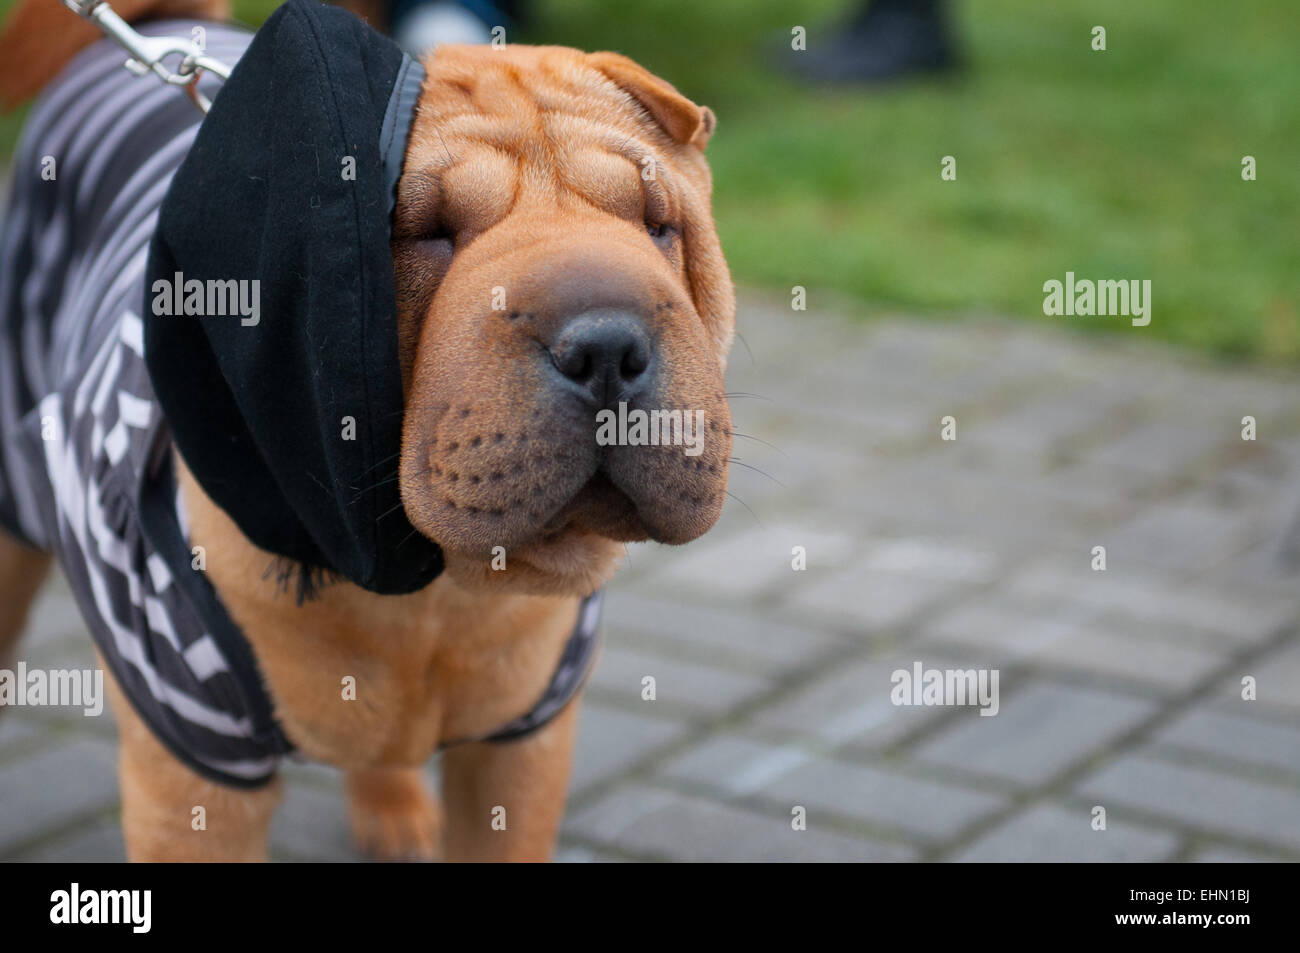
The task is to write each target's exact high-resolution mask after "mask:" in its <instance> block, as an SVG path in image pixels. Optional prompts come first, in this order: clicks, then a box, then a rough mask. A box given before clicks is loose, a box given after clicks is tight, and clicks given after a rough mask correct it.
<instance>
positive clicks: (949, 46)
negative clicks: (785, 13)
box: [782, 0, 959, 83]
mask: <svg viewBox="0 0 1300 953" xmlns="http://www.w3.org/2000/svg"><path fill="white" fill-rule="evenodd" d="M782 60H783V63H782V65H783V66H784V67H785V68H786V69H787V70H788V71H789V72H791V73H793V74H794V75H795V76H798V77H799V78H800V79H803V80H807V81H810V82H819V83H883V82H888V81H891V80H896V79H899V78H902V77H905V76H908V75H911V74H915V73H930V74H934V73H947V72H952V71H953V70H955V69H956V68H957V67H958V65H959V63H958V58H957V55H956V52H955V50H954V45H953V42H952V39H951V36H950V34H949V30H948V24H947V21H946V19H945V17H944V15H943V7H942V4H941V2H940V0H873V2H871V3H870V4H869V5H868V6H867V7H866V8H865V9H863V10H862V11H861V12H860V13H858V14H857V15H856V16H855V17H853V18H852V19H850V20H849V21H848V22H846V23H844V24H843V25H841V26H830V27H823V28H822V29H821V30H820V31H818V32H817V33H814V34H812V35H810V36H809V37H808V48H807V49H806V50H791V49H789V48H788V45H787V48H786V49H785V51H784V52H783V55H782Z"/></svg>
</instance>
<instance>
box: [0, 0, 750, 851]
mask: <svg viewBox="0 0 1300 953" xmlns="http://www.w3.org/2000/svg"><path fill="white" fill-rule="evenodd" d="M219 6H220V5H219V4H214V3H207V2H199V0H193V2H186V0H181V2H179V3H177V2H162V3H151V2H149V0H131V2H124V3H115V7H116V8H117V9H118V11H119V12H120V13H122V14H123V15H124V16H126V17H127V18H128V19H132V18H134V19H139V18H142V17H146V16H147V17H155V16H160V15H177V14H179V15H185V16H194V15H204V16H207V17H211V18H218V17H220V16H221V15H222V13H223V11H222V10H221V9H219ZM71 26H76V27H78V29H77V30H73V29H71V28H70V27H71ZM54 35H57V36H59V37H62V38H64V39H63V40H62V41H60V43H58V44H49V45H46V44H32V43H30V38H31V37H32V36H40V37H46V36H54ZM94 38H95V37H94V34H93V31H89V30H87V29H86V28H84V26H83V25H80V24H74V23H73V22H72V20H71V17H70V16H69V14H67V13H66V11H63V10H62V9H61V8H60V6H59V5H58V4H56V3H55V2H54V0H27V2H25V3H23V4H21V5H20V6H19V7H18V9H17V10H16V11H15V14H14V16H13V17H12V18H11V22H10V25H9V31H8V32H7V33H6V35H5V37H4V38H3V39H2V40H0V64H3V73H2V74H0V96H2V97H3V98H4V99H6V100H7V101H9V102H13V101H15V100H18V99H21V98H23V97H24V96H26V95H28V94H30V93H32V92H34V91H35V90H37V89H38V88H39V87H40V86H41V85H42V84H43V83H44V82H47V81H48V80H49V78H50V77H51V76H52V75H53V74H54V73H55V72H56V71H57V70H58V69H59V68H61V67H62V65H63V64H64V63H65V62H66V61H67V59H68V58H69V57H70V56H71V55H72V53H73V52H75V50H76V49H77V48H78V47H79V46H81V45H84V44H85V43H87V42H89V41H90V40H93V39H94ZM425 66H426V68H427V71H428V78H427V81H426V83H425V86H424V90H423V94H422V98H421V101H420V107H419V112H418V117H417V119H416V124H415V126H414V128H413V130H412V133H411V139H410V142H409V145H408V149H407V158H406V164H405V172H404V175H403V177H402V180H401V183H400V187H399V197H398V204H397V208H396V211H395V214H394V219H395V221H394V229H393V240H392V252H393V263H394V270H395V274H396V281H397V295H398V310H399V320H400V341H399V350H400V357H401V364H402V374H403V384H404V390H405V417H404V425H403V440H402V448H401V455H400V471H399V475H400V486H401V499H402V503H403V506H404V508H405V510H406V512H407V515H408V518H409V519H410V520H411V522H412V524H413V525H414V526H415V527H417V528H418V529H419V530H420V531H421V532H423V533H425V534H426V535H428V536H429V537H430V538H431V539H433V540H435V541H437V542H438V543H439V544H440V545H441V546H442V547H443V549H444V553H445V556H446V560H447V572H445V573H444V574H443V575H442V576H440V577H439V578H438V579H437V580H436V581H435V582H434V583H433V584H431V585H430V586H428V587H427V588H426V589H424V590H422V591H419V592H416V593H414V594H411V595H407V596H379V595H375V594H372V593H369V592H367V591H365V590H363V589H361V588H359V587H357V586H354V585H351V584H349V583H346V582H344V583H338V584H334V585H330V586H327V587H325V588H323V589H322V590H321V592H320V593H319V596H318V597H317V598H316V599H314V600H312V601H308V602H306V603H304V604H301V605H299V604H298V603H297V602H296V601H295V600H294V599H292V598H291V597H288V596H286V595H285V594H284V592H283V591H279V590H278V589H277V585H276V582H275V580H274V579H268V578H267V575H266V569H267V567H268V565H269V564H270V563H271V562H272V558H273V557H272V556H271V554H269V553H266V552H263V551H260V550H258V549H257V548H256V547H254V546H253V545H252V544H251V543H250V542H249V541H248V540H247V539H246V538H245V537H244V536H243V535H242V533H241V532H240V531H239V530H238V529H237V528H236V526H235V524H234V523H233V522H232V521H231V519H230V518H229V517H228V516H227V515H226V514H225V513H224V512H223V511H222V510H221V509H219V508H218V507H217V506H216V505H214V504H213V503H212V502H211V501H210V500H209V499H208V497H207V496H206V495H205V493H204V492H203V490H202V488H201V487H200V486H199V485H198V484H197V483H196V482H195V481H194V480H193V479H192V478H190V477H189V476H188V473H186V471H185V470H184V467H183V464H182V465H178V468H177V469H178V472H179V473H180V474H181V484H182V492H183V495H184V498H185V502H186V506H187V510H188V512H189V514H190V519H191V527H190V529H191V539H192V542H193V543H194V544H196V545H200V546H204V547H206V550H207V552H208V554H209V557H208V564H207V571H208V575H209V577H210V579H211V581H212V583H213V585H214V586H215V588H216V590H217V592H218V593H219V595H220V598H221V600H222V602H223V603H224V604H225V606H226V608H227V610H228V611H229V613H230V614H231V616H232V617H233V618H234V620H235V621H236V622H237V623H238V624H239V625H240V626H241V628H242V629H243V631H244V634H245V636H246V638H247V639H248V641H249V643H250V644H251V645H252V647H253V650H254V652H255V653H256V656H257V659H258V662H259V664H260V666H261V669H262V672H263V673H264V675H265V678H266V680H267V683H268V686H269V690H270V694H271V696H272V698H273V700H274V702H275V712H276V715H277V717H278V718H279V720H280V722H281V723H282V725H283V727H284V729H285V732H286V733H287V735H288V737H289V738H290V739H292V740H293V742H294V743H295V744H296V745H297V746H298V748H299V749H300V750H301V751H302V752H303V753H304V754H305V755H307V756H308V757H311V758H313V759H318V760H321V761H325V762H328V763H331V764H335V765H338V766H339V767H341V768H343V769H344V770H345V771H346V773H347V789H348V794H349V798H350V816H351V822H352V827H353V831H354V834H355V836H356V839H357V841H358V843H359V844H360V845H361V846H362V847H364V848H366V849H367V850H369V851H371V852H372V853H374V854H376V855H377V856H379V857H383V858H420V859H425V858H433V857H435V856H438V855H440V854H442V853H443V852H444V851H445V856H446V857H447V858H448V859H453V860H471V859H472V860H490V859H500V860H506V859H508V860H536V859H544V858H546V857H547V856H549V853H550V851H551V849H552V847H553V844H554V841H555V837H556V832H557V829H558V825H559V821H560V817H561V814H562V811H563V802H564V796H565V790H566V787H567V784H568V774H569V765H570V758H571V750H572V745H573V739H574V730H575V722H576V708H577V704H576V702H575V703H573V704H570V705H569V707H568V708H567V709H566V710H565V711H564V713H563V714H561V715H560V717H558V718H556V719H555V720H554V721H552V722H551V723H550V724H548V725H547V726H546V727H545V728H543V729H542V730H541V731H539V732H537V733H536V734H533V735H531V736H529V737H527V738H526V739H524V740H521V741H517V742H513V743H507V744H485V743H471V744H465V745H461V746H455V747H451V748H449V749H448V750H447V752H446V756H445V759H444V761H443V801H444V803H445V810H446V815H447V818H446V824H445V833H444V823H443V818H442V809H441V808H440V807H439V805H438V802H437V800H436V799H435V797H434V795H433V793H432V792H431V791H430V790H428V788H427V785H426V782H425V780H424V772H423V767H424V765H425V763H426V762H427V760H428V758H429V757H430V755H431V754H432V753H433V752H434V751H435V750H436V748H437V747H438V745H439V744H440V743H442V742H446V741H451V740H455V739H459V738H465V737H476V736H483V735H485V734H486V733H488V732H490V731H492V730H493V729H494V728H496V727H498V726H500V725H501V724H503V723H505V722H507V721H509V720H510V719H511V718H513V717H515V716H517V715H518V714H519V713H521V712H523V711H525V710H527V709H528V707H529V705H531V704H532V703H533V702H534V700H535V699H536V698H537V697H538V695H539V693H540V692H541V691H542V689H543V688H544V687H545V685H546V683H547V680H548V678H549V677H550V674H551V671H552V669H553V668H554V666H555V662H556V659H557V657H558V655H559V653H560V650H561V648H562V646H563V644H564V642H565V640H566V637H567V635H568V633H569V631H570V629H571V628H572V625H573V622H574V618H575V614H576V611H577V605H578V601H579V599H580V597H582V596H583V595H586V594H588V593H590V592H592V591H593V590H594V589H595V588H597V587H598V586H600V585H601V584H602V583H603V582H604V581H605V580H606V579H608V578H609V576H610V575H611V574H612V573H613V571H614V569H615V568H616V563H617V560H618V558H619V556H620V554H621V552H622V544H623V543H624V542H626V541H631V540H643V539H655V540H658V541H661V542H667V543H684V542H687V541H689V540H691V539H694V538H696V537H698V536H699V535H701V534H702V533H704V532H706V531H707V530H708V529H709V528H710V527H711V526H712V525H713V523H714V522H715V521H716V520H717V518H718V516H719V514H720V512H721V509H722V503H723V499H724V496H725V487H726V477H727V465H728V460H729V458H730V449H731V434H730V416H729V413H728V407H727V402H726V399H725V396H724V394H723V371H724V368H725V361H726V354H727V350H728V348H729V346H730V341H731V335H732V326H733V320H734V299H733V294H732V288H731V282H730V278H729V275H728V272H727V268H726V264H725V262H724V260H723V257H722V253H721V250H720V248H719V245H718V241H717V238H716V235H715V231H714V226H713V221H712V218H711V213H710V190H711V181H710V175H709V171H708V168H707V165H706V163H705V160H704V158H703V154H702V150H703V147H704V145H705V143H706V142H707V141H708V138H709V136H710V134H711V133H712V131H713V125H714V121H713V116H712V114H711V113H710V112H709V111H708V110H707V109H705V108H702V107H699V106H697V105H695V104H694V103H692V102H690V101H689V100H688V99H686V98H685V97H683V96H682V95H681V94H679V93H678V92H677V91H676V90H675V89H674V88H673V87H672V86H670V85H669V84H668V83H666V82H664V81H663V80H660V79H658V78H656V77H654V76H653V75H651V74H650V73H648V72H647V71H645V70H644V69H642V68H641V67H639V66H637V65H636V64H635V63H633V62H632V61H630V60H628V59H626V58H624V57H622V56H618V55H616V54H612V53H596V54H590V55H586V54H583V53H580V52H578V51H576V50H571V49H564V48H558V47H524V46H510V47H507V48H506V49H504V50H493V49H490V48H487V47H443V48H440V49H439V50H438V52H437V55H436V56H434V57H431V58H429V59H428V61H427V62H426V63H425ZM142 82H143V81H142ZM647 169H650V170H652V171H651V173H650V174H645V170H647ZM494 289H504V290H505V294H506V296H507V300H508V301H509V306H508V307H507V309H506V310H504V311H495V310H492V309H491V308H490V307H489V305H488V302H489V301H490V300H491V299H492V294H493V290H494ZM593 308H595V309H603V312H602V313H606V314H608V315H612V317H611V318H609V320H607V321H605V320H602V323H601V326H600V327H599V328H592V327H587V326H585V325H583V326H576V325H575V316H579V315H584V314H590V313H591V311H592V309H593ZM611 327H612V328H613V331H611V330H610V328H611ZM610 334H615V336H616V337H617V335H622V338H618V339H617V340H614V341H613V343H612V345H611V342H610ZM584 335H585V337H584ZM588 345H590V346H588ZM610 347H612V348H613V350H612V351H610ZM602 348H603V350H602ZM539 352H548V353H549V354H550V355H551V361H550V362H549V363H548V362H545V361H539V360H537V359H536V356H537V354H538V353H539ZM607 352H608V353H607ZM611 353H612V354H613V357H612V359H613V360H615V361H618V360H622V365H621V367H620V373H621V374H622V375H623V377H624V379H625V380H633V379H635V380H636V382H637V383H638V386H642V387H644V388H645V389H646V391H647V393H650V394H652V395H653V400H652V401H651V403H653V404H654V405H656V406H661V407H665V408H671V407H677V408H698V409H700V410H703V411H704V414H705V416H704V419H705V421H706V422H707V423H706V426H707V428H708V429H707V439H706V440H705V441H704V443H703V452H702V453H701V454H700V455H698V456H687V455H684V454H683V453H682V452H681V448H680V447H665V446H618V447H606V448H603V451H601V450H598V449H597V448H595V447H593V446H592V444H591V440H590V434H591V430H592V428H593V423H592V419H591V415H590V414H589V413H587V412H586V411H585V410H584V406H585V405H584V404H583V402H582V400H581V399H579V398H580V397H581V396H582V395H583V393H584V392H585V390H587V389H590V388H591V387H592V386H595V384H594V383H593V382H594V381H596V380H597V378H596V377H595V376H593V374H592V369H591V367H590V364H591V361H592V360H595V361H600V360H609V359H611V358H610V354H611ZM466 355H472V359H469V360H467V359H466ZM575 355H576V356H575ZM629 355H633V356H632V357H631V358H629ZM178 463H179V461H178ZM496 545H504V546H505V547H506V549H507V551H508V553H509V558H508V562H507V569H506V570H505V571H493V570H492V569H491V568H490V560H491V555H492V552H491V551H492V547H493V546H496ZM48 563H49V557H48V556H46V555H45V554H42V553H36V552H33V551H31V550H28V549H25V548H24V547H22V546H20V545H18V544H17V543H15V542H13V541H11V540H8V539H6V538H0V654H2V653H3V651H4V650H5V649H11V648H12V646H13V645H14V643H15V642H16V639H17V636H18V633H19V630H20V628H21V626H22V621H23V615H24V614H25V608H26V606H27V604H28V603H29V602H30V600H31V599H32V597H33V596H34V593H35V591H36V590H37V588H38V586H39V583H40V580H41V578H42V577H43V575H44V573H45V570H46V567H47V566H48ZM345 675H352V676H355V677H356V678H357V679H358V681H359V682H364V683H365V684H366V685H367V699H368V701H367V704H366V705H365V706H361V707H358V706H350V705H346V704H342V703H340V701H339V694H338V685H339V684H340V678H342V677H343V676H345ZM109 681H111V679H109ZM110 698H111V701H112V703H113V708H114V711H115V713H116V715H117V718H118V722H119V725H120V732H121V746H122V756H121V763H120V774H121V785H122V803H123V827H124V830H125V835H126V841H127V846H128V853H129V855H130V856H131V858H132V859H137V860H259V859H264V858H265V856H266V838H267V830H268V825H269V823H270V819H271V814H272V811H273V809H274V807H275V803H276V800H277V797H278V792H277V790H276V787H275V786H274V785H272V786H271V787H270V788H265V789H260V790H254V791H246V790H238V789H235V788H228V787H223V786H221V785H218V784H215V783H212V782H209V781H207V780H204V779H203V778H201V777H199V776H198V775H197V774H195V773H193V772H192V771H190V770H189V769H188V768H187V767H185V766H184V765H182V764H181V763H180V762H179V761H177V760H175V759H174V758H173V757H172V756H171V755H170V754H169V753H168V752H167V751H166V750H165V749H164V748H163V747H162V745H161V744H160V743H159V742H158V741H157V740H156V739H155V738H154V736H153V734H152V733H151V732H150V730H149V729H148V728H147V727H146V726H145V725H144V723H143V722H142V721H141V720H140V718H139V717H138V715H136V713H135V711H134V710H133V709H132V707H131V706H130V705H129V704H128V703H126V702H125V701H124V699H123V698H122V697H121V695H120V693H118V692H116V690H114V691H113V693H112V694H111V696H110ZM196 804H202V805H205V807H206V809H207V830H206V831H204V832H195V831H193V830H191V826H190V821H191V810H192V807H193V805H196ZM497 806H503V807H505V808H506V811H507V815H508V817H509V824H508V827H507V829H506V830H505V831H498V830H493V829H492V826H491V820H492V811H493V808H494V807H497Z"/></svg>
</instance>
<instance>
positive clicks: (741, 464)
mask: <svg viewBox="0 0 1300 953" xmlns="http://www.w3.org/2000/svg"><path fill="white" fill-rule="evenodd" d="M727 462H728V463H734V464H735V465H736V466H738V467H744V468H745V469H746V470H753V471H754V472H755V473H760V474H762V475H763V476H765V477H767V478H768V479H769V480H771V481H772V482H773V483H775V484H776V485H777V486H779V487H780V488H781V489H783V490H788V489H790V488H789V487H788V486H786V485H785V484H784V483H782V482H781V481H780V480H778V479H777V478H776V477H774V476H772V474H770V473H768V472H767V471H766V470H760V469H759V468H758V467H756V466H753V465H752V464H748V463H745V462H744V461H743V460H737V459H736V458H735V457H731V458H730V459H729V460H728V461H727Z"/></svg>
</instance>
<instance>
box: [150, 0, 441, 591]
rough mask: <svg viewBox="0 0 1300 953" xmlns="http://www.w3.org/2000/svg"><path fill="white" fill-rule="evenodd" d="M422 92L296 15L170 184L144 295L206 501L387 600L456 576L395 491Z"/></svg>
mask: <svg viewBox="0 0 1300 953" xmlns="http://www.w3.org/2000/svg"><path fill="white" fill-rule="evenodd" d="M423 75H424V72H423V70H422V69H421V68H420V66H419V65H418V64H417V63H415V62H414V61H413V60H411V59H410V58H409V57H406V56H405V55H404V54H402V52H401V51H400V50H399V49H398V48H397V46H396V45H394V44H393V43H392V41H390V40H388V39H387V38H385V37H383V36H381V35H380V34H378V33H376V32H375V31H374V30H372V29H370V28H369V27H368V26H366V25H365V24H363V23H362V22H361V21H360V20H358V19H357V18H356V17H354V16H353V15H352V14H350V13H346V12H344V11H343V10H339V9H336V8H334V7H328V6H323V5H321V4H320V3H318V2H316V0H289V2H287V3H285V4H284V5H283V6H281V7H280V8H279V9H278V10H276V12H275V13H274V14H273V15H272V16H271V17H270V19H268V20H267V21H266V24H265V25H264V26H263V27H262V29H261V30H259V31H258V33H257V35H256V36H255V37H254V38H253V41H252V43H251V44H250V45H249V47H248V50H247V52H246V53H245V54H244V56H243V58H242V59H241V60H240V61H239V63H238V64H237V66H236V67H235V69H234V71H233V73H232V74H231V76H230V79H229V80H228V81H227V82H226V83H225V85H224V86H223V87H222V89H221V91H220V93H219V94H218V95H217V97H216V99H215V101H214V103H213V105H212V109H211V111H210V112H209V113H208V116H207V118H206V119H205V120H204V121H203V124H202V126H201V127H200V129H199V132H198V135H197V138H196V139H195V141H194V145H193V147H192V148H191V150H190V152H189V154H188V156H187V157H186V159H185V161H184V163H183V164H182V165H181V167H180V170H179V171H178V172H177V174H176V177H175V179H174V180H173V181H172V184H171V187H170V188H169V190H168V192H167V196H166V198H165V199H164V201H163V205H162V208H161V211H160V213H159V221H158V229H157V232H156V234H155V236H154V239H153V243H152V245H151V246H150V251H149V263H148V269H147V282H148V283H147V285H146V288H145V291H146V296H145V305H146V307H145V316H144V317H145V359H146V361H147V363H148V367H149V373H150V376H151V377H152V379H153V384H154V390H155V392H156V394H157V397H158V400H159V401H160V402H161V404H162V407H163V409H164V412H165V414H166V417H167V422H168V424H169V425H170V427H171V430H172V434H173V437H174V439H175V442H176V445H177V446H178V447H179V449H180V452H181V455H182V456H183V457H184V459H185V462H186V464H188V466H189V468H190V471H191V472H192V473H193V474H194V476H195V478H196V479H197V480H198V481H199V483H200V485H202V487H203V489H204V490H205V491H206V492H207V494H208V495H209V496H210V497H211V498H212V499H213V500H214V501H215V502H216V503H217V505H219V506H220V507H221V508H222V509H223V510H224V511H225V512H226V513H227V514H229V515H230V517H231V518H232V519H233V520H234V521H235V523H236V524H237V525H238V526H239V528H240V530H242V531H243V533H244V534H245V535H246V536H247V537H248V538H249V539H250V540H252V542H254V543H255V544H257V545H258V546H260V547H261V548H263V549H266V550H269V551H270V552H272V553H275V554H278V555H280V556H284V557H288V558H289V559H291V560H294V561H296V562H297V563H299V564H300V565H302V566H304V567H306V568H308V569H309V570H325V571H328V572H332V573H336V574H338V575H341V576H343V577H345V578H347V579H349V580H351V581H352V582H355V583H356V584H358V585H360V586H363V587H365V588H366V589H369V590H371V591H373V592H379V593H403V592H411V591H413V590H416V589H419V588H421V587H423V586H425V585H427V584H428V583H429V582H430V581H431V580H432V579H433V578H434V577H435V576H437V575H438V574H439V573H440V572H441V571H442V553H441V550H439V548H438V547H437V546H436V545H435V544H434V543H432V542H430V541H429V540H428V539H427V538H425V537H424V536H423V535H422V534H421V533H420V532H419V531H417V530H416V529H415V528H414V527H413V526H412V525H411V523H410V521H409V520H407V518H406V514H405V511H404V510H403V509H402V504H401V499H400V496H399V490H398V481H397V473H398V453H399V448H400V441H401V427H402V382H401V371H400V368H399V366H398V355H397V314H396V308H395V303H394V288H393V265H392V258H391V256H390V252H389V231H390V227H391V226H390V217H391V213H392V206H393V202H394V196H395V189H396V182H397V177H398V175H399V174H400V171H401V163H402V158H403V155H404V152H405V145H406V138H407V133H408V131H409V128H410V123H411V117H412V114H413V111H414V106H415V101H416V99H417V98H418V94H419V89H420V83H421V80H422V78H423ZM178 278H179V280H180V281H181V282H183V285H182V288H181V290H180V291H179V292H178V291H176V289H175V288H174V285H175V284H176V283H177V282H178ZM195 281H198V282H201V283H202V284H201V285H197V286H196V285H194V284H192V282H195ZM230 281H235V282H245V283H246V284H244V285H242V288H243V289H244V290H245V293H246V296H247V295H250V294H251V292H252V289H253V285H252V282H254V281H256V282H258V285H257V290H258V292H259V294H258V295H257V299H258V307H257V314H256V323H254V315H253V314H251V313H250V312H251V308H246V309H244V311H241V312H239V313H235V314H231V313H229V311H230V310H232V308H229V307H227V308H223V307H221V302H222V301H223V300H234V299H225V298H224V297H223V296H224V295H226V294H227V293H228V291H229V289H230V288H231V287H232V286H230V285H224V284H215V283H224V282H230ZM196 289H201V290H202V292H203V293H202V295H200V296H191V295H190V292H191V291H194V290H196ZM187 299H188V300H189V301H190V302H191V303H192V306H191V307H190V308H186V307H185V302H186V300H187ZM200 301H201V302H202V303H201V304H200V303H199V302H200ZM214 303H215V305H216V306H215V307H214ZM176 305H180V308H179V311H180V312H181V313H175V312H176V311H177V310H178V309H177V307H176ZM196 307H197V308H198V309H201V310H203V311H205V312H206V311H208V310H216V311H223V310H224V311H226V312H227V313H222V314H216V313H204V314H196V313H194V310H195V308H196ZM186 311H188V312H189V313H185V312H186ZM169 312H171V313H169Z"/></svg>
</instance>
